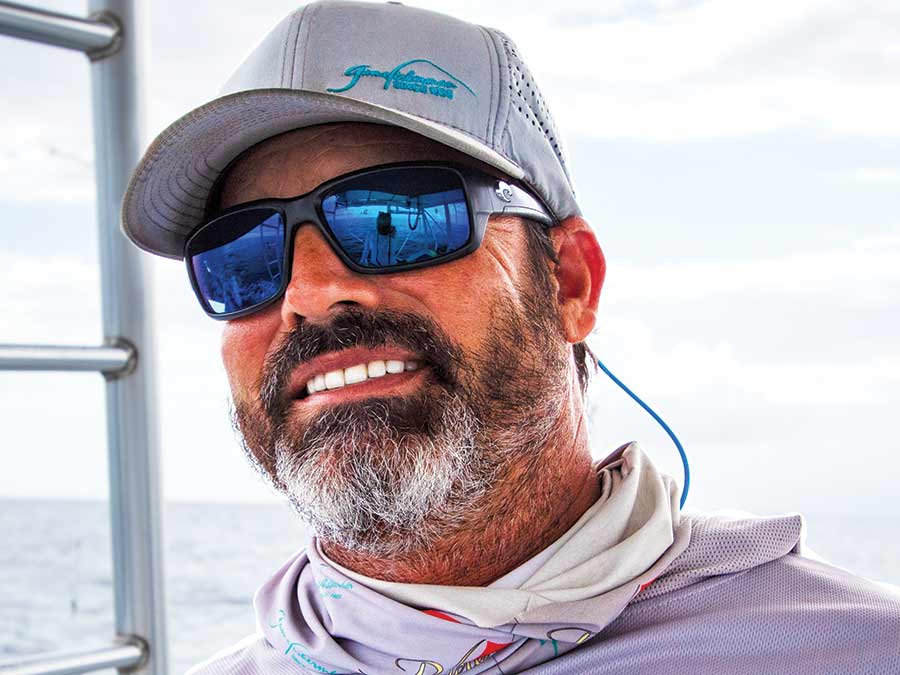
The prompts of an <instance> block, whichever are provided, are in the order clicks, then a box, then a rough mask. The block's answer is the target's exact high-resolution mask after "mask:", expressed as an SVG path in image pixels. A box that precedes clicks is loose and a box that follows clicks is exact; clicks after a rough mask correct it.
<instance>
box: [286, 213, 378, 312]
mask: <svg viewBox="0 0 900 675" xmlns="http://www.w3.org/2000/svg"><path fill="white" fill-rule="evenodd" d="M301 213H303V212H299V211H298V212H297V219H296V220H289V221H288V222H289V223H290V237H289V240H288V242H287V248H288V256H289V259H288V263H289V270H290V274H289V278H288V280H287V286H286V288H285V291H284V296H283V301H282V306H281V312H282V316H283V319H284V321H285V322H289V321H291V320H292V317H295V316H303V317H306V318H307V319H310V320H313V321H315V320H323V321H324V320H327V317H328V315H329V313H330V312H331V311H332V309H333V307H335V306H336V305H338V304H340V303H347V302H352V303H355V304H360V305H364V306H366V307H369V308H372V307H375V306H377V305H378V303H379V302H380V301H381V292H380V291H379V289H378V284H377V282H376V279H375V278H373V277H370V276H367V275H360V274H356V273H354V272H353V271H352V270H351V269H350V268H349V267H347V266H346V265H345V264H344V262H343V260H341V258H340V256H339V255H338V254H337V253H336V252H335V251H334V249H333V248H332V244H331V242H330V241H329V237H328V236H327V235H326V233H325V231H324V229H323V227H322V225H321V223H320V220H319V217H318V215H316V214H315V212H313V213H309V212H305V215H307V216H309V217H308V218H304V217H303V216H302V215H301ZM307 225H312V226H313V227H306V226H307Z"/></svg>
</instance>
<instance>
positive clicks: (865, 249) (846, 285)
mask: <svg viewBox="0 0 900 675" xmlns="http://www.w3.org/2000/svg"><path fill="white" fill-rule="evenodd" d="M769 229H770V230H771V228H769ZM737 294H754V295H756V296H759V295H762V294H769V295H776V296H780V297H785V298H797V297H800V298H813V297H818V298H820V299H826V300H827V301H828V302H834V301H835V300H836V299H840V298H847V299H850V300H852V301H853V302H854V303H856V304H863V303H872V304H878V303H884V302H888V301H894V300H896V299H897V297H900V231H896V232H894V233H892V234H889V235H884V236H880V237H873V238H866V239H860V240H858V241H856V242H855V243H853V244H851V245H847V246H844V247H840V248H830V249H825V250H818V251H815V250H814V251H810V252H808V253H797V254H792V255H782V256H777V257H772V258H767V259H757V260H742V261H736V262H716V261H702V262H688V263H679V262H672V263H666V264H662V265H655V266H652V267H649V266H644V265H635V264H629V263H618V264H610V267H609V271H608V273H607V278H606V286H605V288H604V297H605V301H606V302H609V303H610V305H611V306H613V307H615V306H619V305H622V304H628V303H634V302H641V301H661V302H678V301H685V300H702V299H709V298H713V297H724V296H731V295H737Z"/></svg>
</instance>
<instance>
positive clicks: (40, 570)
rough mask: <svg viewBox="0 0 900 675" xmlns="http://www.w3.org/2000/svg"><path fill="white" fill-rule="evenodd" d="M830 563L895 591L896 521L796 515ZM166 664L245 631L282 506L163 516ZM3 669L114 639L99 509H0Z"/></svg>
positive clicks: (283, 548)
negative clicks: (14, 661)
mask: <svg viewBox="0 0 900 675" xmlns="http://www.w3.org/2000/svg"><path fill="white" fill-rule="evenodd" d="M804 515H806V518H807V524H808V538H807V543H808V544H809V545H810V546H811V547H812V548H813V549H814V550H815V551H816V552H817V553H818V554H819V555H821V556H823V557H824V558H825V559H827V560H829V561H830V562H831V563H832V564H835V565H838V566H840V567H843V568H845V569H849V570H851V571H853V572H855V573H857V574H860V575H862V576H865V577H868V578H870V579H876V580H879V581H887V582H890V583H893V584H897V585H900V517H896V516H893V517H890V516H859V515H853V516H851V515H812V514H804ZM164 526H165V565H166V572H167V577H166V584H167V586H166V594H167V598H168V611H169V615H168V631H169V661H170V665H171V672H172V673H183V672H184V671H185V670H187V668H188V667H189V666H191V665H193V664H194V663H197V662H198V661H202V660H203V659H205V658H207V657H208V656H209V655H211V654H212V653H213V652H215V651H218V650H219V649H222V648H224V647H227V646H228V645H230V644H232V643H234V642H236V641H237V640H239V639H240V638H242V637H244V636H245V635H248V634H250V633H252V632H253V631H254V618H253V611H252V607H251V604H250V602H251V598H252V596H253V592H254V591H255V590H256V588H257V587H258V586H259V585H260V583H262V582H263V581H264V580H265V579H266V578H267V576H268V575H269V574H270V573H271V572H273V571H274V570H276V569H277V568H278V567H279V566H280V564H281V563H282V562H283V561H284V560H285V559H286V558H287V557H289V556H290V555H291V553H293V552H294V551H295V550H297V549H298V548H300V547H301V546H302V545H303V543H304V541H305V533H304V530H303V528H302V526H301V525H300V524H299V523H297V521H296V520H295V518H294V516H293V515H292V514H291V513H290V511H289V510H288V509H287V508H286V507H280V506H277V505H273V506H269V505H266V506H262V505H247V504H182V503H174V504H169V505H167V508H166V513H165V522H164ZM0 542H2V545H0V661H2V660H6V659H10V658H14V657H16V656H24V655H29V654H36V653H40V652H45V651H51V650H58V649H68V648H84V647H88V646H91V645H98V646H99V645H102V644H105V643H106V642H108V640H109V638H110V637H111V636H112V634H113V609H112V607H113V604H112V603H113V596H112V574H111V562H110V543H109V513H108V508H107V504H106V503H105V502H85V501H63V500H24V499H22V500H20V499H15V500H13V499H0Z"/></svg>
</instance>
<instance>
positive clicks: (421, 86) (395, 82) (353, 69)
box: [325, 59, 476, 99]
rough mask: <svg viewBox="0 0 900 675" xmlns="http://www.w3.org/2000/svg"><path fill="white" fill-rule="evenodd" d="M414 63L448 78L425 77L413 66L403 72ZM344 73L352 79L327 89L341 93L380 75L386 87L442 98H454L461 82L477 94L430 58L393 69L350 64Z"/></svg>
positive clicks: (468, 89) (466, 87) (402, 64)
mask: <svg viewBox="0 0 900 675" xmlns="http://www.w3.org/2000/svg"><path fill="white" fill-rule="evenodd" d="M414 63H424V64H427V65H429V66H431V67H432V68H436V69H437V70H439V71H440V72H441V73H443V74H444V75H446V76H447V78H448V79H438V78H434V77H425V76H422V75H419V74H418V73H416V71H415V70H413V69H412V68H410V69H409V70H407V71H406V72H403V69H404V68H408V67H409V66H411V65H412V64H414ZM344 75H346V76H347V77H349V78H350V81H349V82H348V83H347V84H346V85H345V86H343V87H341V88H339V89H337V88H332V87H329V88H328V89H326V90H325V91H328V92H331V93H332V94H340V93H341V92H344V91H348V90H350V89H353V87H355V86H356V84H357V83H358V82H359V81H360V80H361V79H362V78H364V77H380V78H382V79H383V80H384V88H385V89H390V88H391V87H393V88H394V89H404V90H407V91H415V92H418V93H420V94H429V95H431V96H438V97H440V98H446V99H452V98H453V94H454V92H455V91H456V90H457V89H458V87H457V84H459V85H461V86H462V87H463V88H465V89H466V91H468V92H469V93H470V94H472V96H475V95H476V94H475V92H474V91H472V89H471V88H470V87H469V85H467V84H466V83H465V82H463V81H462V80H460V79H459V78H458V77H455V76H454V75H452V74H450V73H449V72H447V71H446V70H444V69H443V68H441V67H440V66H439V65H437V64H436V63H433V62H432V61H429V60H428V59H413V60H412V61H406V62H404V63H401V64H400V65H399V66H397V67H396V68H394V69H393V70H373V69H372V68H370V67H369V66H368V65H359V66H350V67H349V68H347V70H345V71H344Z"/></svg>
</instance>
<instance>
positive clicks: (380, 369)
mask: <svg viewBox="0 0 900 675" xmlns="http://www.w3.org/2000/svg"><path fill="white" fill-rule="evenodd" d="M367 369H368V373H369V377H381V376H382V375H384V374H385V373H386V372H387V370H386V369H385V367H384V361H370V362H369V365H368V366H367Z"/></svg>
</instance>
